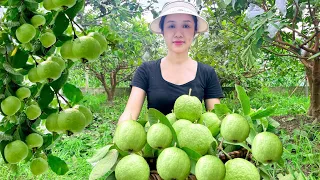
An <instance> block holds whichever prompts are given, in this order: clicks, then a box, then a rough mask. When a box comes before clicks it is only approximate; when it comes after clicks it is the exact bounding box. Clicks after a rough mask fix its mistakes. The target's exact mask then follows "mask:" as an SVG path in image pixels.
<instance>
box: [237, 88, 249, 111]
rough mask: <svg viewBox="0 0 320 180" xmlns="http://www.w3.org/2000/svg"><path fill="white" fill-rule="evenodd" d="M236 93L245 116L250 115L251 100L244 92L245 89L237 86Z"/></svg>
mask: <svg viewBox="0 0 320 180" xmlns="http://www.w3.org/2000/svg"><path fill="white" fill-rule="evenodd" d="M236 91H237V94H238V99H239V101H240V103H241V107H242V110H243V113H244V115H248V114H249V113H250V99H249V97H248V95H247V93H246V91H245V90H244V88H243V87H241V86H239V85H237V84H236Z"/></svg>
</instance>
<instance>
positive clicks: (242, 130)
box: [220, 113, 250, 143]
mask: <svg viewBox="0 0 320 180" xmlns="http://www.w3.org/2000/svg"><path fill="white" fill-rule="evenodd" d="M249 132H250V126H249V123H248V121H247V120H246V119H245V118H244V117H243V116H241V115H239V114H236V113H234V114H228V115H227V116H226V117H225V118H224V119H223V120H222V123H221V127H220V134H221V135H222V137H223V138H224V139H225V140H227V141H229V142H234V143H238V142H243V141H245V140H246V139H247V137H248V136H249Z"/></svg>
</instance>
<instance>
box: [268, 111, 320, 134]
mask: <svg viewBox="0 0 320 180" xmlns="http://www.w3.org/2000/svg"><path fill="white" fill-rule="evenodd" d="M272 118H273V119H274V120H276V121H278V122H279V123H280V127H279V128H280V129H285V130H287V131H288V132H289V133H292V131H293V130H294V129H300V127H301V125H303V124H311V123H313V122H314V121H315V120H314V119H313V118H311V117H309V116H307V115H286V116H273V117H272ZM318 123H319V121H318Z"/></svg>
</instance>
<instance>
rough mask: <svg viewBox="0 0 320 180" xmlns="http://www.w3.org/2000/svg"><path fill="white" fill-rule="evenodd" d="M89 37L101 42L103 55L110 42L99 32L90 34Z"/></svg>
mask: <svg viewBox="0 0 320 180" xmlns="http://www.w3.org/2000/svg"><path fill="white" fill-rule="evenodd" d="M88 36H90V37H93V38H94V39H96V40H97V41H98V42H99V44H100V47H101V50H100V54H101V53H103V52H104V51H105V50H106V49H107V46H108V42H107V40H106V38H105V37H104V36H103V35H102V34H100V33H98V32H90V33H89V34H88Z"/></svg>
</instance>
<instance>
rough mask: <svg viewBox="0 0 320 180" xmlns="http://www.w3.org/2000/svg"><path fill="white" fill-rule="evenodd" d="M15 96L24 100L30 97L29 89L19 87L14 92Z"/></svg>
mask: <svg viewBox="0 0 320 180" xmlns="http://www.w3.org/2000/svg"><path fill="white" fill-rule="evenodd" d="M16 96H17V97H18V98H19V99H20V100H23V99H25V98H29V97H30V96H31V91H30V89H29V88H26V87H20V88H19V89H18V90H17V91H16Z"/></svg>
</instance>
